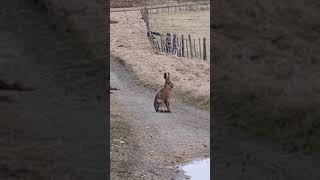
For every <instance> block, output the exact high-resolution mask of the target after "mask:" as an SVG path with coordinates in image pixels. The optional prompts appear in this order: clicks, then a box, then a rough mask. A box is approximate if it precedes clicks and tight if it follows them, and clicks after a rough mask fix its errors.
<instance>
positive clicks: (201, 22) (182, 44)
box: [141, 6, 210, 60]
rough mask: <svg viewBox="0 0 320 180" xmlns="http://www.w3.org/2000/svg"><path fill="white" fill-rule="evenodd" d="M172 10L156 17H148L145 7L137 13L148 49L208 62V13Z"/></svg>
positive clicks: (206, 11) (155, 15)
mask: <svg viewBox="0 0 320 180" xmlns="http://www.w3.org/2000/svg"><path fill="white" fill-rule="evenodd" d="M187 7H189V6H187ZM176 10H177V11H172V12H170V13H159V14H158V13H155V14H149V13H150V9H148V8H147V7H145V8H144V9H143V10H141V14H142V16H143V19H144V21H145V23H146V26H147V31H148V32H149V34H148V38H149V41H150V44H151V47H152V48H153V49H154V50H155V51H157V52H164V53H170V54H175V55H176V56H178V57H187V58H192V59H194V58H197V59H203V60H209V59H210V38H207V37H210V12H209V10H204V11H187V12H186V11H180V10H179V8H176ZM155 31H156V32H155ZM152 32H154V33H152ZM170 32H173V33H170Z"/></svg>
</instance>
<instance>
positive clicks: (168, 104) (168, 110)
mask: <svg viewBox="0 0 320 180" xmlns="http://www.w3.org/2000/svg"><path fill="white" fill-rule="evenodd" d="M166 106H167V112H171V110H170V101H166Z"/></svg>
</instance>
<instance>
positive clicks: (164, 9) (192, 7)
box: [147, 1, 210, 14]
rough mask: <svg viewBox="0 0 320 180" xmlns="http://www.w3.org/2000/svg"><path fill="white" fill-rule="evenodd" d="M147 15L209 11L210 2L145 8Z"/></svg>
mask: <svg viewBox="0 0 320 180" xmlns="http://www.w3.org/2000/svg"><path fill="white" fill-rule="evenodd" d="M147 8H148V13H152V14H157V13H168V12H178V11H201V10H208V9H210V1H208V2H199V3H192V4H186V3H182V4H179V5H164V6H156V7H152V6H151V7H147Z"/></svg>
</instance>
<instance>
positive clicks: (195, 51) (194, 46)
mask: <svg viewBox="0 0 320 180" xmlns="http://www.w3.org/2000/svg"><path fill="white" fill-rule="evenodd" d="M193 49H194V57H195V58H197V50H196V40H195V39H193Z"/></svg>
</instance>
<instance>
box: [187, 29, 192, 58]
mask: <svg viewBox="0 0 320 180" xmlns="http://www.w3.org/2000/svg"><path fill="white" fill-rule="evenodd" d="M188 38H189V46H190V57H191V58H193V52H192V42H191V35H190V34H188Z"/></svg>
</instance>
